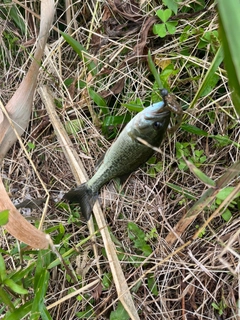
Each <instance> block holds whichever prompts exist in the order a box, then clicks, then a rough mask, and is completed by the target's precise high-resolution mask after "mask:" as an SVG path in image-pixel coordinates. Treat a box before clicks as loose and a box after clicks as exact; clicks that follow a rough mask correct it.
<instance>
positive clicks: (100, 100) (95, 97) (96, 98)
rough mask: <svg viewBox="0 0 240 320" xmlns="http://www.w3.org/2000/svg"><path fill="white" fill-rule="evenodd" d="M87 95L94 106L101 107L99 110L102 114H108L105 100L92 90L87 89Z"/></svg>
mask: <svg viewBox="0 0 240 320" xmlns="http://www.w3.org/2000/svg"><path fill="white" fill-rule="evenodd" d="M88 93H89V95H90V97H91V98H92V100H93V101H94V102H95V103H96V105H97V106H99V107H101V110H102V112H103V113H104V114H107V113H109V110H108V107H107V103H106V101H105V99H104V98H103V97H102V96H100V94H98V93H97V92H95V91H94V90H93V89H92V88H88Z"/></svg>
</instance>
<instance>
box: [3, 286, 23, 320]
mask: <svg viewBox="0 0 240 320" xmlns="http://www.w3.org/2000/svg"><path fill="white" fill-rule="evenodd" d="M0 301H1V303H4V305H5V306H8V308H9V309H10V311H11V312H13V311H14V310H15V307H14V305H13V303H12V301H11V298H10V295H9V293H8V292H6V291H5V290H4V289H3V288H2V286H0ZM4 319H5V318H4ZM15 319H21V318H15Z"/></svg>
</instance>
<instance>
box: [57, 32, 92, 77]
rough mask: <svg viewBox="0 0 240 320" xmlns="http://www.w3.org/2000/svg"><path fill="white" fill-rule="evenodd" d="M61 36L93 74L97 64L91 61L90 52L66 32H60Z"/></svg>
mask: <svg viewBox="0 0 240 320" xmlns="http://www.w3.org/2000/svg"><path fill="white" fill-rule="evenodd" d="M61 35H62V37H63V38H64V40H65V41H67V43H68V44H70V46H71V47H72V48H73V50H74V51H75V52H76V53H77V54H78V55H79V57H80V58H81V59H82V60H83V61H84V62H85V63H86V65H87V69H88V70H89V71H90V72H91V74H92V75H93V76H95V75H96V74H97V66H96V64H95V63H94V62H93V61H92V58H91V56H90V54H89V53H88V52H87V50H86V49H85V48H84V47H83V46H82V45H81V44H80V43H79V42H78V41H76V40H75V39H73V38H72V37H71V36H69V35H68V34H66V33H64V32H61Z"/></svg>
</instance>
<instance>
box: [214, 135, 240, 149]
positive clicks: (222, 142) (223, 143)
mask: <svg viewBox="0 0 240 320" xmlns="http://www.w3.org/2000/svg"><path fill="white" fill-rule="evenodd" d="M209 137H210V138H213V139H215V140H217V141H218V142H219V143H220V145H221V146H229V145H231V144H233V145H234V146H235V147H236V148H240V144H239V143H237V142H235V141H233V140H231V139H229V137H228V136H221V135H220V134H217V135H210V136H209Z"/></svg>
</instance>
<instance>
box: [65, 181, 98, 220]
mask: <svg viewBox="0 0 240 320" xmlns="http://www.w3.org/2000/svg"><path fill="white" fill-rule="evenodd" d="M63 198H64V199H67V200H68V201H70V202H73V203H79V205H80V208H81V212H82V215H83V216H84V218H85V219H86V220H87V221H88V220H89V219H90V217H91V214H92V208H93V206H94V203H95V201H96V199H97V194H95V193H93V191H92V189H91V188H89V187H88V185H87V184H86V183H83V184H81V185H80V186H78V187H77V188H75V189H71V190H70V191H69V192H68V193H65V195H64V197H63Z"/></svg>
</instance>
